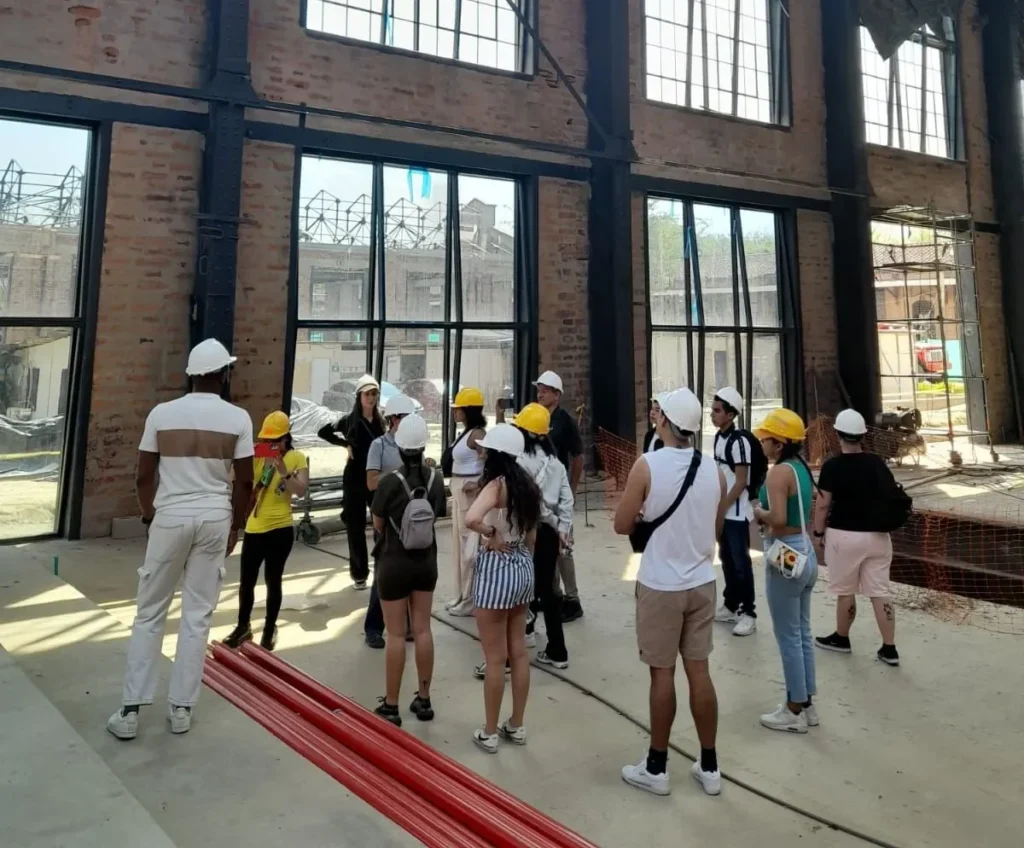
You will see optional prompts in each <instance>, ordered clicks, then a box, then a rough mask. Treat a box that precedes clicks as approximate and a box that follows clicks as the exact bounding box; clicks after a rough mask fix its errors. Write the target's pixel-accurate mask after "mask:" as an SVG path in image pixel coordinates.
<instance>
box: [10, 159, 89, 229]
mask: <svg viewBox="0 0 1024 848" xmlns="http://www.w3.org/2000/svg"><path fill="white" fill-rule="evenodd" d="M84 181H85V178H84V176H83V174H82V171H81V170H80V169H79V168H78V167H77V166H75V165H72V166H71V167H70V168H68V170H67V171H66V172H65V173H63V174H43V173H38V172H34V171H26V170H25V169H24V168H22V167H21V165H19V164H18V162H17V160H15V159H11V160H10V161H9V162H8V163H7V165H6V166H5V167H4V168H3V170H2V171H0V224H28V225H31V226H36V227H52V228H54V229H77V228H78V227H79V226H80V225H81V222H82V197H83V194H84V188H85V186H84Z"/></svg>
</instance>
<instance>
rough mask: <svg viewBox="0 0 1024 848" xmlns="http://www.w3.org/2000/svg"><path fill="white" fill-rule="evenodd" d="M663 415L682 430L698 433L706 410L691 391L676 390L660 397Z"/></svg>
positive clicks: (659, 403)
mask: <svg viewBox="0 0 1024 848" xmlns="http://www.w3.org/2000/svg"><path fill="white" fill-rule="evenodd" d="M658 405H659V406H660V407H661V413H662V415H664V416H665V417H666V418H667V419H668V420H669V421H671V422H672V423H673V424H675V425H676V426H677V427H678V428H679V429H680V430H686V431H687V432H690V433H696V432H697V431H698V430H699V429H700V423H701V419H702V418H703V417H704V410H703V409H702V407H701V405H700V401H699V400H697V396H696V395H695V394H694V393H693V392H691V391H690V390H689V389H676V390H675V391H674V392H665V394H663V395H659V396H658Z"/></svg>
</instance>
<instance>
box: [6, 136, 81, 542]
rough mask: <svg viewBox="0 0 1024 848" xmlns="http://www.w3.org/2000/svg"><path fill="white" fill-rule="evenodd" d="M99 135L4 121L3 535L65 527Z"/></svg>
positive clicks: (36, 533)
mask: <svg viewBox="0 0 1024 848" xmlns="http://www.w3.org/2000/svg"><path fill="white" fill-rule="evenodd" d="M91 137H92V134H91V133H90V131H89V130H85V129H78V128H73V127H63V126H54V125H49V124H40V123H32V122H28V121H14V120H0V539H11V538H22V537H31V536H42V535H48V534H50V533H55V532H57V531H58V529H59V527H60V501H61V483H62V480H63V477H64V470H65V462H64V458H65V453H66V451H65V443H66V435H67V432H68V428H67V423H66V417H67V410H68V393H69V391H70V385H71V381H70V379H69V377H70V373H71V371H72V368H73V362H74V359H75V357H74V350H75V345H76V339H77V337H78V335H79V332H80V329H81V307H80V296H79V293H80V289H81V287H80V284H79V268H80V267H81V266H82V264H83V263H81V262H80V259H79V257H80V255H81V250H82V247H81V244H82V209H83V206H84V204H85V191H86V176H85V175H86V174H87V173H88V172H89V165H88V163H89V162H90V142H91Z"/></svg>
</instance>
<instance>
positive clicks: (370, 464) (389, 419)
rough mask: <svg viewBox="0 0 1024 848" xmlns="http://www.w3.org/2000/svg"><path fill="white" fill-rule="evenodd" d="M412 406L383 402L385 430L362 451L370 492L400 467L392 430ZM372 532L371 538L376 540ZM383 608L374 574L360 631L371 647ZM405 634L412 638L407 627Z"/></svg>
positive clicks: (380, 638) (377, 642)
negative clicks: (364, 452)
mask: <svg viewBox="0 0 1024 848" xmlns="http://www.w3.org/2000/svg"><path fill="white" fill-rule="evenodd" d="M415 411H416V406H415V404H413V402H412V398H410V397H407V396H406V395H392V396H391V397H389V398H388V399H387V401H386V402H385V404H384V422H385V423H386V424H387V428H388V431H387V432H386V433H385V434H384V435H383V436H380V437H379V438H376V439H374V440H373V442H371V443H370V450H369V452H368V453H367V455H366V489H367V491H368V492H370V493H371V495H370V496H371V498H372V497H373V496H374V495H373V493H374V492H376V491H377V486H378V485H379V484H380V479H381V477H382V476H383V475H385V474H389V473H390V472H392V471H397V470H398V469H399V468H401V467H402V452H401V451H400V450H399V448H398V442H396V441H395V434H396V433H397V432H398V427H399V425H400V424H401V423H402V420H403V419H404V418H405V417H406V416H408V415H412V414H413V413H414V412H415ZM376 535H377V534H376V533H375V534H374V536H375V541H376ZM384 629H385V626H384V612H383V610H382V609H381V605H380V595H379V593H378V591H377V580H376V577H375V578H374V582H373V586H372V587H371V589H370V603H369V604H367V607H366V618H365V620H364V621H363V635H364V636H365V638H366V644H367V645H369V646H370V647H371V648H377V649H382V648H383V647H384ZM409 638H410V639H411V638H412V632H411V630H410V634H409Z"/></svg>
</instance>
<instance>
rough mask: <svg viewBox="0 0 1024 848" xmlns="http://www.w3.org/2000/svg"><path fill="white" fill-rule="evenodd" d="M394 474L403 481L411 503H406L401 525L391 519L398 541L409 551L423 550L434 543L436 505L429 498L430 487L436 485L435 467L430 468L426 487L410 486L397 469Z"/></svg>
mask: <svg viewBox="0 0 1024 848" xmlns="http://www.w3.org/2000/svg"><path fill="white" fill-rule="evenodd" d="M393 473H394V475H395V476H396V477H397V478H398V479H399V480H401V481H402V485H403V486H404V487H405V493H406V494H407V495H408V496H409V503H407V504H406V505H405V512H403V513H402V524H401V526H399V525H397V524H395V522H394V519H392V520H391V526H392V527H394V528H395V532H396V533H397V534H398V541H399V542H401V543H402V547H403V548H405V549H406V550H407V551H422V550H425V549H426V548H429V547H430V546H431V545H432V544H434V519H435V517H436V516H435V515H434V507H432V506H431V505H430V501H429V500H427V495H428V494H429V493H430V487H431V486H433V485H434V469H433V468H431V469H430V476H429V477H428V478H427V485H426V488H423V487H418V488H416V489H415V490H413V489H410V488H409V483H408V481H407V480H406V479H405V477H404V476H402V474H401V472H399V471H395V472H393Z"/></svg>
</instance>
